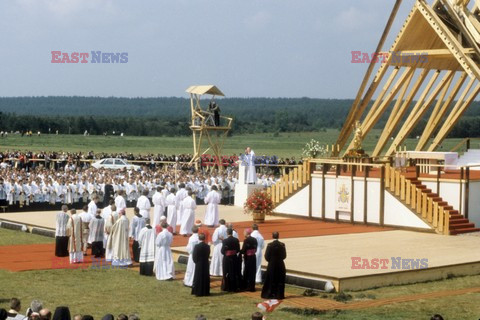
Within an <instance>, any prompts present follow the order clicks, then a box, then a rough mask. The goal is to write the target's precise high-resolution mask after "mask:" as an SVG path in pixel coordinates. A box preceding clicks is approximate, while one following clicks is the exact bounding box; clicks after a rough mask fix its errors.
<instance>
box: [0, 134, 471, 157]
mask: <svg viewBox="0 0 480 320" xmlns="http://www.w3.org/2000/svg"><path fill="white" fill-rule="evenodd" d="M338 133H339V131H338V130H335V129H328V130H326V131H325V132H300V133H295V132H289V133H280V134H278V135H275V134H272V133H261V134H248V135H233V136H232V137H228V138H227V139H226V141H225V145H224V149H223V153H224V154H227V155H228V154H233V153H236V154H239V153H242V152H243V150H244V149H245V147H246V146H251V147H252V148H253V149H254V151H255V152H256V154H257V155H262V154H266V155H277V156H279V157H285V158H290V157H292V156H295V157H296V158H299V157H301V153H302V148H303V147H304V145H305V144H306V143H307V142H308V141H310V139H316V140H318V141H320V142H321V143H322V144H328V145H332V144H333V143H335V141H336V139H337V136H338ZM380 133H381V131H380V130H378V129H375V130H372V131H371V132H370V133H369V135H368V136H367V137H366V139H365V141H364V143H363V147H364V149H365V150H367V152H368V151H371V150H373V148H374V146H375V143H376V141H377V140H378V136H379V135H380ZM460 140H461V139H448V140H446V141H445V142H444V144H443V145H442V148H441V150H444V151H449V150H450V149H451V148H452V147H453V146H455V145H456V144H457V143H458V142H459V141H460ZM406 145H407V148H408V149H409V150H411V149H414V147H415V145H416V140H415V139H408V140H407V141H406ZM472 147H475V146H472ZM477 147H478V146H477ZM205 148H207V146H205ZM0 150H32V151H46V150H48V151H69V152H73V151H82V152H88V151H94V152H132V153H134V154H138V153H140V154H147V153H162V154H181V153H193V147H192V138H191V137H133V136H131V137H130V136H125V137H119V136H107V137H104V136H87V137H85V136H83V135H58V136H57V135H46V134H45V135H42V136H40V137H38V136H32V137H21V136H20V135H9V136H8V138H0Z"/></svg>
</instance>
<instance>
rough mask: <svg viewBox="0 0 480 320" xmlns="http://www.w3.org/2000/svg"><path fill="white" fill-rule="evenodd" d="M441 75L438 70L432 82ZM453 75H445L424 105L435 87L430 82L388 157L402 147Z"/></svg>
mask: <svg viewBox="0 0 480 320" xmlns="http://www.w3.org/2000/svg"><path fill="white" fill-rule="evenodd" d="M439 73H440V71H439V70H437V72H435V74H434V75H433V77H432V79H431V80H436V77H438V75H439ZM453 75H454V72H453V71H447V73H446V74H445V76H444V77H443V79H442V80H441V81H440V83H438V85H437V86H436V88H435V89H434V90H433V92H432V93H431V94H430V96H429V97H428V99H427V100H426V101H425V102H424V103H423V99H424V95H425V93H426V92H428V91H430V89H431V85H433V82H434V81H433V82H432V81H430V83H429V85H428V86H427V88H426V89H425V91H424V93H423V94H422V98H423V99H420V100H419V101H418V103H417V104H416V105H415V107H414V108H413V110H412V111H411V112H410V115H409V116H408V118H407V120H406V121H405V123H404V124H403V126H402V128H401V129H400V131H399V132H398V134H397V136H396V137H395V139H394V141H393V143H392V144H391V145H390V148H389V149H388V151H387V153H386V155H387V156H390V155H392V154H393V153H394V152H395V149H396V148H397V146H399V145H401V144H402V143H403V141H404V140H405V139H406V138H407V137H408V135H409V134H410V132H411V131H412V129H413V128H414V127H415V125H416V124H417V123H418V121H419V120H420V119H421V118H422V116H423V115H424V114H425V112H426V111H427V110H428V108H429V107H430V105H431V104H432V102H433V101H434V100H435V99H436V97H437V96H438V94H439V93H440V91H441V90H442V89H443V87H444V86H445V84H446V83H447V82H448V81H449V79H450V77H452V76H453Z"/></svg>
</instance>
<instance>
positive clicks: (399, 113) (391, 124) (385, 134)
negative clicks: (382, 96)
mask: <svg viewBox="0 0 480 320" xmlns="http://www.w3.org/2000/svg"><path fill="white" fill-rule="evenodd" d="M429 72H430V70H428V69H423V70H422V72H421V73H420V75H419V76H418V78H417V81H416V82H415V83H414V85H413V87H412V89H411V90H410V93H409V94H408V96H407V99H406V100H405V101H404V102H403V104H402V105H401V107H400V108H399V110H396V109H395V108H394V109H393V110H392V113H391V114H390V116H389V118H388V121H387V123H386V125H385V128H384V130H382V134H381V135H380V138H379V140H378V142H377V145H376V146H375V149H374V151H373V153H372V157H378V156H379V155H380V153H381V152H382V150H383V148H384V147H385V144H386V143H387V142H388V139H389V138H390V136H391V135H392V133H393V131H394V130H395V129H396V128H397V126H398V124H399V123H400V120H401V119H402V118H403V116H404V115H405V112H406V111H407V108H408V106H409V105H410V103H412V101H413V98H414V97H415V95H416V94H417V92H418V90H419V89H420V87H421V86H422V84H423V81H424V80H425V78H426V77H427V75H428V73H429ZM412 76H413V75H412ZM407 87H408V85H407Z"/></svg>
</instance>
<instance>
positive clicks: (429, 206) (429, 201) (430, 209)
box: [427, 197, 433, 223]
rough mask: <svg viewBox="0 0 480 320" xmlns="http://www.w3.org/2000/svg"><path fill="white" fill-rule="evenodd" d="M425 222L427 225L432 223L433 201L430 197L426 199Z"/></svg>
mask: <svg viewBox="0 0 480 320" xmlns="http://www.w3.org/2000/svg"><path fill="white" fill-rule="evenodd" d="M427 221H428V222H429V223H432V221H433V201H432V198H430V197H427Z"/></svg>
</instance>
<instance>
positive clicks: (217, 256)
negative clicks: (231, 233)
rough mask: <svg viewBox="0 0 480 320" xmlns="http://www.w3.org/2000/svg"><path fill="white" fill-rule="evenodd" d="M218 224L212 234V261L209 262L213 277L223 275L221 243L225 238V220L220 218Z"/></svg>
mask: <svg viewBox="0 0 480 320" xmlns="http://www.w3.org/2000/svg"><path fill="white" fill-rule="evenodd" d="M219 223H220V226H218V227H217V228H216V229H215V231H214V232H213V235H212V243H213V254H212V261H211V262H210V275H211V276H215V277H221V276H222V275H223V269H222V264H223V255H222V243H223V239H226V238H227V227H226V226H225V220H223V219H220V221H219Z"/></svg>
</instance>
